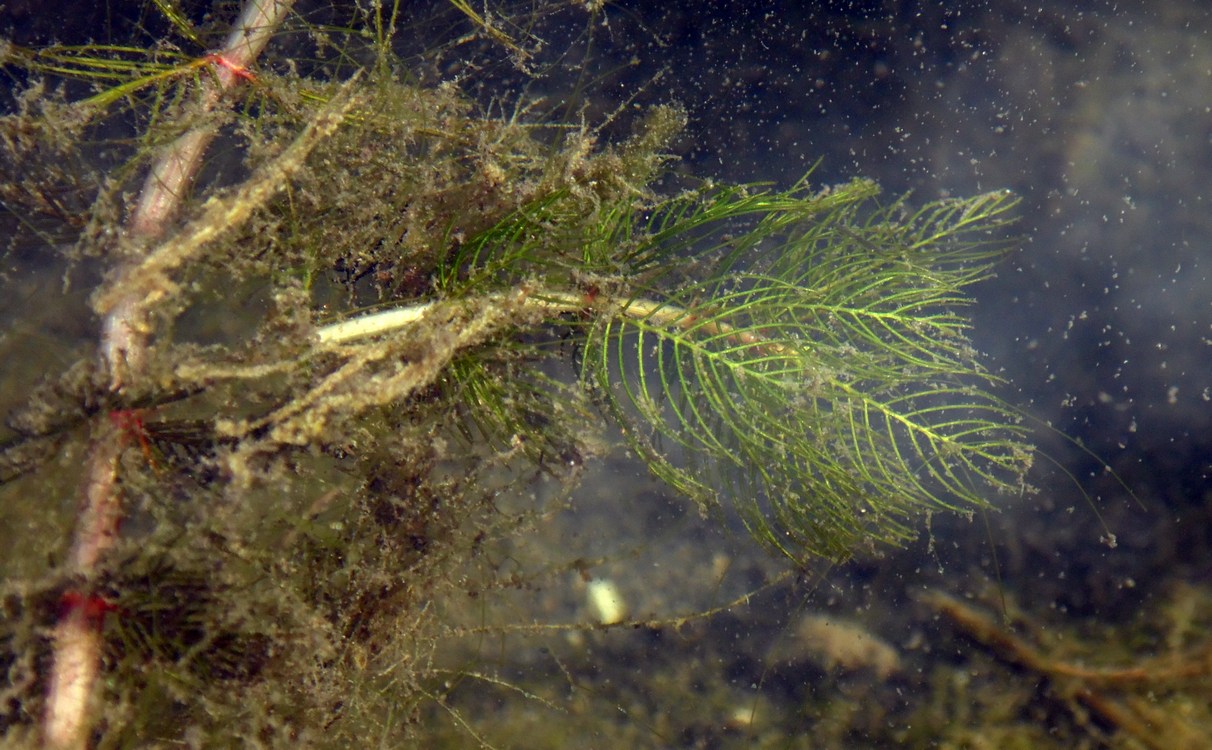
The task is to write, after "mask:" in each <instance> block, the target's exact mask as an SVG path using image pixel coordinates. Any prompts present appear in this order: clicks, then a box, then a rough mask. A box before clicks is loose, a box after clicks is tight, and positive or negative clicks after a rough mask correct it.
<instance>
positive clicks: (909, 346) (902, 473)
mask: <svg viewBox="0 0 1212 750" xmlns="http://www.w3.org/2000/svg"><path fill="white" fill-rule="evenodd" d="M873 195H874V189H873V187H872V186H871V185H870V183H866V182H855V183H851V184H850V185H846V186H843V187H840V188H836V189H834V190H831V191H828V192H824V193H817V194H812V193H808V192H806V191H805V190H803V189H797V190H794V191H791V192H789V193H784V194H761V195H757V196H753V195H746V194H744V193H742V192H738V191H726V192H722V193H719V194H717V195H715V196H710V197H708V198H706V199H705V200H703V199H699V201H700V202H698V203H695V204H694V205H687V201H688V200H690V199H684V200H682V201H674V202H672V203H670V204H668V205H667V206H665V207H663V208H662V210H661V211H658V212H656V214H655V215H654V217H653V218H651V219H650V221H649V231H650V232H651V234H650V240H649V241H648V242H647V243H644V244H642V245H641V246H639V247H638V248H637V249H636V250H635V251H634V253H633V258H637V259H640V262H639V263H638V264H637V265H638V266H639V267H641V268H649V269H654V270H653V271H652V275H653V276H662V277H664V278H662V279H661V281H662V282H665V283H664V284H662V283H656V282H655V281H649V282H648V283H640V284H636V285H635V287H634V291H633V293H632V294H631V297H630V299H629V300H628V301H627V302H624V303H622V304H620V305H619V306H618V307H617V308H616V309H615V312H614V314H610V315H605V316H603V317H601V318H600V319H599V320H598V322H597V324H596V325H595V326H594V327H593V328H592V330H591V331H590V333H589V336H588V340H587V343H586V353H585V356H584V360H583V362H584V365H583V375H584V377H586V378H587V379H590V380H592V381H593V382H595V383H596V384H597V385H598V387H599V389H600V392H601V393H602V394H603V398H604V401H605V403H606V404H607V407H608V408H609V410H610V412H611V413H612V414H613V415H614V416H615V418H616V419H618V420H619V421H620V423H622V424H623V425H624V426H625V431H626V435H627V438H628V440H629V441H630V442H631V444H632V446H633V447H634V448H635V449H636V450H637V451H638V452H639V453H640V455H641V456H643V458H644V459H645V461H647V463H648V464H649V466H650V467H651V468H652V470H653V471H654V472H655V473H656V474H657V475H658V476H660V477H661V478H662V479H664V480H665V481H667V482H668V483H669V484H670V485H672V486H673V487H675V488H676V489H678V490H679V491H682V492H685V493H686V494H688V495H690V496H691V497H693V498H694V499H695V500H697V501H698V502H699V503H701V504H702V505H703V506H704V507H707V508H709V509H713V510H715V509H724V508H731V509H732V510H734V511H735V512H736V514H737V515H739V517H740V518H741V519H742V520H743V522H744V523H745V525H746V527H747V528H748V529H749V530H750V532H751V533H753V534H754V536H755V537H757V538H758V539H759V540H761V541H762V542H764V543H765V544H767V545H769V546H771V547H773V548H775V549H778V550H780V551H782V552H784V553H786V554H788V555H791V556H793V557H799V556H801V555H802V554H803V553H804V552H809V553H815V554H821V555H825V556H828V557H832V558H841V557H845V556H847V555H848V554H850V553H851V552H852V551H853V550H854V548H855V547H856V545H859V544H861V543H864V542H866V541H868V540H874V541H880V542H890V543H897V542H902V541H904V540H906V539H908V538H910V537H911V536H912V534H913V533H914V527H913V525H912V524H911V523H910V520H911V518H912V517H913V516H914V515H915V514H919V513H921V512H923V511H928V510H930V509H932V508H938V507H948V508H971V507H979V506H983V505H985V504H986V503H987V499H986V498H987V497H988V496H989V495H990V494H993V493H998V492H1019V491H1021V490H1022V489H1023V482H1024V480H1023V475H1024V474H1025V472H1026V470H1027V468H1028V467H1029V464H1030V457H1031V448H1030V447H1029V446H1028V445H1026V444H1025V442H1024V439H1025V436H1026V432H1027V430H1026V429H1025V428H1023V427H1021V426H1020V425H1019V424H1018V414H1017V413H1016V411H1015V410H1014V409H1012V408H1010V407H1008V406H1007V405H1005V404H1003V403H1002V402H1001V401H1000V400H998V399H997V398H996V397H995V396H993V395H991V394H989V393H987V392H985V391H984V390H983V389H984V388H987V387H989V386H992V385H994V384H995V382H996V379H995V378H994V377H993V376H991V375H990V374H989V373H987V372H986V371H984V370H983V369H982V368H981V366H980V364H979V362H978V358H977V356H976V353H975V352H974V351H973V350H972V348H971V346H970V345H969V343H968V341H967V339H966V337H965V330H966V327H967V322H966V320H965V318H964V317H963V316H962V315H961V314H960V313H959V310H960V308H962V307H963V306H964V305H966V304H967V303H968V300H967V298H966V297H965V295H964V293H963V287H964V286H966V285H967V284H970V283H972V282H973V281H976V280H978V279H980V278H982V277H984V276H985V275H986V274H987V273H988V270H989V263H990V262H991V260H992V259H993V258H995V257H996V256H997V254H998V251H999V249H1000V248H1001V247H1002V246H1003V244H1002V243H1003V241H1002V236H1001V234H1000V233H999V230H1001V229H1002V228H1003V227H1004V225H1005V224H1006V223H1007V218H1006V217H1007V214H1008V212H1009V211H1010V209H1011V208H1012V207H1013V205H1014V203H1015V201H1014V200H1013V199H1012V198H1011V197H1010V196H1009V195H1008V194H1007V193H1004V192H1000V193H991V194H988V195H984V196H980V197H977V198H973V199H971V200H966V201H941V202H937V203H932V204H929V205H927V206H925V207H924V208H922V209H921V210H919V211H917V212H915V213H910V212H907V211H906V210H905V209H904V207H903V206H902V205H900V204H896V205H893V206H891V207H888V208H879V207H878V206H875V205H872V201H871V198H872V197H873ZM743 217H749V220H750V225H749V227H748V229H747V230H746V231H743V232H740V233H737V232H736V231H735V230H736V227H735V226H734V225H733V224H734V220H736V219H738V218H743ZM725 230H729V231H730V233H729V234H727V235H725V234H724V231H725ZM688 238H689V239H688ZM670 248H673V250H670ZM687 252H688V256H685V257H684V256H683V255H682V254H683V253H687ZM670 267H673V268H687V267H688V268H690V269H692V272H691V273H689V274H686V275H685V276H684V277H683V278H679V279H677V281H676V284H675V285H674V286H672V287H670V286H669V285H668V282H669V280H670V276H671V275H672V272H671V271H669V270H668V269H669V268H670ZM699 269H701V274H699V278H695V276H696V274H695V273H694V271H695V270H699ZM641 276H643V274H641Z"/></svg>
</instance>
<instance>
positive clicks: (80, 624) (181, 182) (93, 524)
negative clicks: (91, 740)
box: [43, 0, 293, 748]
mask: <svg viewBox="0 0 1212 750" xmlns="http://www.w3.org/2000/svg"><path fill="white" fill-rule="evenodd" d="M292 5H293V0H248V2H247V3H246V4H245V6H244V10H243V12H242V13H241V15H240V18H239V20H237V22H236V24H235V26H234V28H233V29H232V32H231V34H230V35H229V36H228V38H227V42H226V44H225V46H224V49H223V50H222V51H221V52H219V53H217V54H216V55H215V56H214V60H215V62H216V65H215V71H214V72H215V75H214V77H213V78H212V79H209V80H206V81H204V82H203V84H202V90H201V92H200V93H199V95H198V99H197V114H205V113H208V112H210V111H212V110H214V109H215V107H217V106H218V104H219V102H220V101H221V100H222V96H223V94H224V93H225V92H226V91H228V90H230V89H232V88H234V87H235V86H237V85H238V84H239V83H240V81H241V80H242V79H244V78H246V77H247V75H248V74H247V68H248V67H249V66H250V65H251V64H252V63H253V61H254V60H255V59H256V57H257V56H258V55H259V54H260V53H261V50H262V49H264V47H265V45H266V43H267V42H268V41H269V39H270V37H271V35H272V34H273V32H274V31H275V30H276V29H277V28H278V26H280V25H281V23H282V21H283V20H284V19H285V17H286V14H287V13H288V12H289V11H290V8H291V6H292ZM214 136H215V130H214V127H213V126H211V125H209V124H206V123H202V124H198V125H196V126H194V127H192V128H190V129H189V130H188V131H187V132H185V133H184V134H183V135H182V136H180V137H179V138H178V139H177V140H176V141H175V142H174V143H172V144H171V145H170V146H169V147H168V148H167V149H166V150H165V151H164V153H163V154H161V156H160V158H159V159H158V160H157V161H156V163H155V164H154V165H153V166H152V168H151V170H150V171H149V173H148V176H147V180H146V182H145V183H144V187H143V190H142V191H141V194H140V199H139V204H138V206H137V207H136V209H135V211H134V213H133V214H132V215H131V217H130V221H129V223H128V226H127V237H128V238H129V239H131V240H133V241H135V242H137V243H146V242H150V241H154V240H155V239H157V238H158V237H160V236H162V235H163V234H164V233H165V231H166V229H167V227H168V225H169V223H170V222H171V221H172V219H173V218H174V217H175V216H176V214H177V212H178V210H179V208H180V205H181V200H182V197H183V196H184V195H185V194H186V192H187V191H188V189H189V186H190V184H191V183H192V182H193V179H194V176H195V175H196V174H197V171H198V167H199V165H200V164H201V160H202V155H203V153H204V152H205V151H206V148H207V146H208V145H209V144H210V142H211V140H212V139H213V138H214ZM157 256H159V253H153V254H152V256H151V257H150V258H149V260H154V259H155V258H156V257H157ZM176 257H177V259H178V263H184V262H185V261H186V260H188V257H189V256H188V254H187V253H181V254H179V255H178V256H176ZM140 265H141V264H140V263H138V262H135V263H133V264H131V265H130V266H128V267H126V268H120V269H119V270H118V274H117V278H119V279H126V278H129V277H130V274H131V273H132V271H133V269H135V268H138V267H139V266H140ZM119 288H121V285H120V284H119ZM151 296H153V295H152V294H151V293H150V292H149V290H148V289H146V288H144V287H142V286H141V285H135V286H132V287H131V288H129V289H125V290H122V291H121V293H119V294H118V296H117V298H116V299H114V300H112V301H111V302H110V303H109V304H108V305H107V306H106V307H107V309H106V310H104V312H103V314H104V316H105V317H104V320H103V322H102V329H101V346H100V350H101V357H102V360H103V364H104V366H105V367H106V369H107V371H108V373H109V377H110V385H111V388H112V389H113V390H115V391H117V390H120V389H122V388H123V387H124V386H125V385H128V384H129V383H131V382H136V381H138V380H139V379H140V378H141V377H142V372H143V370H144V367H145V365H146V355H147V344H148V337H149V334H150V329H149V326H148V325H147V309H148V304H149V302H150V301H152V300H149V297H151ZM116 432H117V430H116V428H115V427H114V426H112V425H106V426H105V427H103V428H101V429H100V430H99V433H100V434H98V435H97V436H96V438H95V440H94V443H93V447H92V455H91V458H90V462H89V468H88V474H87V478H86V480H85V489H84V492H83V497H82V502H81V510H80V513H79V516H78V518H77V524H76V531H75V538H74V539H73V542H72V548H71V554H70V557H69V569H70V572H71V573H72V574H73V575H76V576H80V577H82V578H85V579H87V578H88V577H90V576H91V575H92V574H93V572H94V571H95V570H96V566H97V563H98V561H99V560H100V559H101V557H102V556H103V555H104V554H105V552H106V551H107V550H108V549H109V548H110V547H112V545H113V542H114V539H115V537H116V534H117V526H118V522H119V520H120V518H121V514H122V510H121V492H120V490H119V488H118V462H119V459H120V457H121V453H122V450H121V441H120V440H118V439H117V438H118V437H119V436H118V435H117V434H115V433H116ZM96 620H97V618H96V615H95V614H93V613H90V612H89V611H88V607H87V606H86V605H85V604H77V605H74V606H70V607H68V611H67V612H66V613H65V614H64V615H63V616H62V618H61V620H60V622H59V623H58V625H57V626H56V629H55V635H54V652H53V661H52V665H51V672H50V678H49V682H48V684H49V688H48V692H47V699H46V700H47V703H46V711H45V714H44V720H43V740H44V742H45V744H46V745H47V746H48V747H54V748H79V747H84V746H85V745H86V742H87V737H88V733H89V732H88V730H89V719H88V714H89V712H88V708H89V706H88V704H89V699H90V696H91V695H92V693H93V687H94V685H95V683H96V679H97V675H98V673H99V670H100V636H99V632H98V625H99V623H98V622H97V621H96Z"/></svg>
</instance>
